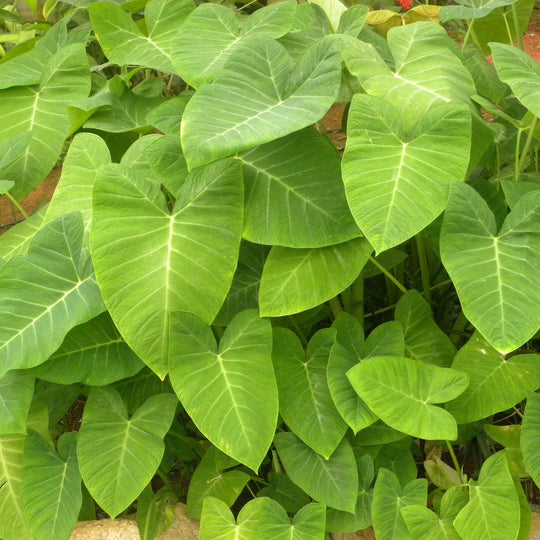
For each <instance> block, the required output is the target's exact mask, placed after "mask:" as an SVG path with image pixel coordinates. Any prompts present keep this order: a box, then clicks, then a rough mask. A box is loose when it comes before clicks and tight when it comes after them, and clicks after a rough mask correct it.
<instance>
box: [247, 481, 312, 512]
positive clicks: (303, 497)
mask: <svg viewBox="0 0 540 540" xmlns="http://www.w3.org/2000/svg"><path fill="white" fill-rule="evenodd" d="M268 484H269V485H268V486H267V487H264V488H262V489H261V490H259V491H258V492H257V497H270V499H273V500H274V501H277V502H278V503H279V504H281V506H283V508H285V510H286V511H287V512H288V513H289V514H295V513H296V512H298V510H300V508H302V506H305V505H306V504H309V502H310V501H311V498H310V497H309V496H308V495H307V494H306V493H304V492H303V491H302V490H301V489H300V488H299V487H298V486H297V485H296V484H294V483H293V482H292V481H291V480H290V479H289V477H288V476H286V475H284V474H276V473H272V472H271V473H268Z"/></svg>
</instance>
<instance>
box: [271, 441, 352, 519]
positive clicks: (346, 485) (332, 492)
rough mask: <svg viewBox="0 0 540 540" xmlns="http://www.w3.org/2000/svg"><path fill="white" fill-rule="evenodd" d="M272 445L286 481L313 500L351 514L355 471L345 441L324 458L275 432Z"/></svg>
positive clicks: (348, 445)
mask: <svg viewBox="0 0 540 540" xmlns="http://www.w3.org/2000/svg"><path fill="white" fill-rule="evenodd" d="M274 444H275V446H276V448H277V451H278V454H279V458H280V460H281V461H282V463H283V466H284V467H285V470H286V471H287V474H288V475H289V478H290V479H291V480H292V481H293V482H294V483H295V484H296V485H298V486H299V487H301V488H302V489H303V490H304V491H305V492H306V493H307V494H308V495H309V496H310V497H312V498H313V499H314V500H316V501H319V502H321V503H323V504H326V505H327V506H329V507H331V508H336V509H337V510H344V511H345V512H351V513H354V511H355V507H356V499H357V494H358V471H357V468H356V462H355V459H354V454H353V451H352V448H351V446H350V444H349V443H348V442H347V440H346V439H343V440H342V441H341V443H340V444H339V446H338V447H337V449H336V451H335V452H334V453H333V454H332V455H331V456H330V457H329V458H328V459H325V458H323V457H322V456H321V455H320V454H318V453H317V452H315V451H314V450H313V449H312V448H310V447H309V446H307V445H305V444H304V443H303V442H302V441H301V440H300V439H298V438H297V437H296V436H295V435H294V434H292V433H277V434H276V436H275V438H274Z"/></svg>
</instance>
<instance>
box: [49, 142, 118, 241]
mask: <svg viewBox="0 0 540 540" xmlns="http://www.w3.org/2000/svg"><path fill="white" fill-rule="evenodd" d="M110 161H111V157H110V153H109V149H108V148H107V145H106V144H105V142H104V141H103V139H102V138H101V137H98V136H97V135H94V134H93V133H78V134H77V135H75V137H74V138H73V141H71V144H70V146H69V150H68V152H67V154H66V157H65V159H64V163H63V166H62V176H61V177H60V181H59V182H58V185H57V186H56V188H55V190H54V194H53V198H52V200H51V202H50V203H49V206H48V207H47V213H46V214H45V218H44V220H43V222H44V224H45V223H49V222H50V221H53V220H54V219H56V218H57V217H60V216H63V215H64V214H68V213H69V212H74V211H76V210H78V211H80V212H81V214H82V217H83V221H84V227H85V231H88V232H89V231H90V224H91V223H92V191H93V189H94V184H95V181H96V177H97V171H98V170H99V168H100V167H101V166H102V165H105V164H106V163H110Z"/></svg>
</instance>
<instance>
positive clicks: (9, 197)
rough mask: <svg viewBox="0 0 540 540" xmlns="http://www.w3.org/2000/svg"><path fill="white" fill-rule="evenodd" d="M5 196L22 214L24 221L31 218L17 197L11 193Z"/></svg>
mask: <svg viewBox="0 0 540 540" xmlns="http://www.w3.org/2000/svg"><path fill="white" fill-rule="evenodd" d="M5 195H6V196H7V198H8V199H9V201H10V202H11V204H13V206H15V208H17V210H18V211H19V212H20V213H21V215H22V216H23V217H24V219H28V217H29V216H28V214H27V213H26V212H25V210H24V208H23V207H22V206H21V205H20V203H19V201H18V200H17V199H16V198H15V197H13V195H11V193H6V194H5Z"/></svg>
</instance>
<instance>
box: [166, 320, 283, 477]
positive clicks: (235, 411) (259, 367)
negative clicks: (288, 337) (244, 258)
mask: <svg viewBox="0 0 540 540" xmlns="http://www.w3.org/2000/svg"><path fill="white" fill-rule="evenodd" d="M170 341H171V346H170V352H169V358H170V361H169V362H170V363H169V370H170V378H171V383H172V385H173V388H174V391H175V392H176V393H177V394H178V397H179V398H180V401H181V402H182V405H183V406H184V407H185V409H186V411H187V413H188V414H189V415H190V417H191V418H192V420H193V421H194V422H195V424H196V425H197V427H198V428H199V429H200V430H201V431H202V433H203V434H204V435H205V437H207V438H208V439H209V440H210V441H211V442H212V443H213V444H214V445H215V446H217V447H218V448H219V449H220V450H222V451H223V452H225V453H226V454H228V455H229V456H231V457H233V458H234V459H236V460H237V461H239V462H240V463H243V464H245V465H247V466H248V467H250V468H251V469H253V470H254V471H256V470H257V469H258V468H259V466H260V464H261V462H262V460H263V458H264V457H265V455H266V453H267V452H268V448H269V447H270V444H271V442H272V438H273V436H274V432H275V429H276V423H277V415H278V392H277V384H276V380H275V376H274V371H273V368H272V356H271V355H272V328H271V325H270V322H269V321H267V320H265V319H259V317H258V315H257V311H256V310H247V311H243V312H241V313H239V314H238V315H237V316H236V317H235V318H234V319H233V320H232V322H231V323H230V324H229V326H228V327H227V329H226V330H225V333H224V334H223V337H222V339H221V342H220V344H219V348H218V346H217V344H216V340H215V338H214V335H213V333H212V329H211V328H210V327H209V326H207V325H206V324H205V323H204V322H203V321H201V320H200V319H199V318H198V317H196V316H195V315H192V314H191V313H182V312H177V313H173V314H172V315H171V336H170Z"/></svg>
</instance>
